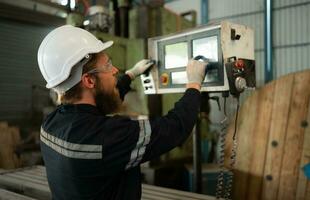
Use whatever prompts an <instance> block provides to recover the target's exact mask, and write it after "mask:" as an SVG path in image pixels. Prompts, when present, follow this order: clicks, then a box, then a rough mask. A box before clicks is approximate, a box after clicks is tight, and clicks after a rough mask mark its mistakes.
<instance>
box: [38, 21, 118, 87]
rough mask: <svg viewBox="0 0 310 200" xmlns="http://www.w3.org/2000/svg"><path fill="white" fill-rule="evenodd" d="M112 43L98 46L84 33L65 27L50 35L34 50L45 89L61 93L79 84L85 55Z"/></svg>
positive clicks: (87, 58) (98, 43)
mask: <svg viewBox="0 0 310 200" xmlns="http://www.w3.org/2000/svg"><path fill="white" fill-rule="evenodd" d="M112 44H113V41H108V42H104V43H103V42H101V41H100V40H98V39H97V38H96V37H95V36H94V35H92V34H91V33H89V32H88V31H86V30H84V29H81V28H77V27H73V26H71V25H65V26H61V27H58V28H56V29H54V30H53V31H51V32H50V33H49V34H48V35H47V36H46V37H45V38H44V39H43V41H42V43H41V45H40V47H39V50H38V63H39V67H40V71H41V73H42V75H43V77H44V79H45V80H46V82H47V84H46V87H47V88H53V89H55V90H56V91H57V92H60V93H64V92H65V91H67V90H68V89H70V88H72V87H73V86H74V85H76V84H77V83H78V82H80V80H81V76H82V69H83V65H85V64H86V63H87V61H88V60H89V59H90V56H89V54H92V53H98V52H100V51H103V50H104V49H107V48H109V47H110V46H112Z"/></svg>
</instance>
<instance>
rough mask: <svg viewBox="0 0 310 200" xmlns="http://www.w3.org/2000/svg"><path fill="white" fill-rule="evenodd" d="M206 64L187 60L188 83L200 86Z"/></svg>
mask: <svg viewBox="0 0 310 200" xmlns="http://www.w3.org/2000/svg"><path fill="white" fill-rule="evenodd" d="M207 64H208V63H207V62H201V61H198V60H193V59H192V60H189V61H188V63H187V67H186V72H187V78H188V83H198V84H201V83H202V81H203V80H204V78H205V76H206V73H205V71H206V66H207Z"/></svg>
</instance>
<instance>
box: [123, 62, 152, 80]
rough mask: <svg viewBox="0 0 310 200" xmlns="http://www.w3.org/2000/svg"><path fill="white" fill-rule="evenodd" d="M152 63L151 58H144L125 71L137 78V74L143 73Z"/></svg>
mask: <svg viewBox="0 0 310 200" xmlns="http://www.w3.org/2000/svg"><path fill="white" fill-rule="evenodd" d="M151 65H153V62H152V61H151V60H149V59H143V60H140V61H139V62H138V63H137V64H135V66H134V67H133V68H131V69H129V70H127V71H126V72H125V73H126V74H128V75H129V76H130V77H131V78H132V79H134V78H136V77H137V76H139V75H141V74H143V73H144V72H145V71H146V70H147V69H148V68H149V67H150V66H151Z"/></svg>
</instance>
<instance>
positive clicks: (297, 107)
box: [227, 70, 310, 200]
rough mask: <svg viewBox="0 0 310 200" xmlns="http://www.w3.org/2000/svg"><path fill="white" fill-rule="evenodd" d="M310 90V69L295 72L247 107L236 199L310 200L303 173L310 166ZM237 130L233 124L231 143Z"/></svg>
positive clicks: (240, 125)
mask: <svg viewBox="0 0 310 200" xmlns="http://www.w3.org/2000/svg"><path fill="white" fill-rule="evenodd" d="M309 88H310V70H307V71H303V72H298V73H294V74H290V75H287V76H284V77H281V78H280V79H278V80H276V81H273V82H271V83H269V84H267V85H266V86H264V87H263V88H261V89H259V90H257V91H255V92H254V93H253V94H252V95H251V96H250V97H249V98H248V99H247V100H246V102H245V103H244V104H243V105H242V107H241V110H240V114H239V120H238V123H237V128H238V129H237V130H238V131H237V135H238V150H237V160H236V165H235V170H234V173H235V178H234V199H238V200H249V199H251V200H295V199H296V200H310V181H309V180H307V179H306V177H305V175H304V173H303V170H302V167H303V166H304V165H305V164H307V163H309V162H310V125H309V124H310V89H309ZM233 131H234V126H233V123H232V126H230V129H229V134H228V138H227V141H231V137H232V133H233ZM230 148H231V144H230V145H228V146H227V152H229V149H230ZM227 160H229V157H227Z"/></svg>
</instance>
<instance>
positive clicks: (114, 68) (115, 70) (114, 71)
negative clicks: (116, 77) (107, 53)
mask: <svg viewBox="0 0 310 200" xmlns="http://www.w3.org/2000/svg"><path fill="white" fill-rule="evenodd" d="M112 70H113V74H117V73H118V72H119V70H118V69H117V67H115V66H113V69H112Z"/></svg>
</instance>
